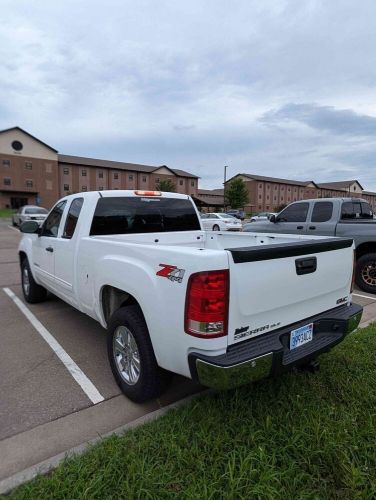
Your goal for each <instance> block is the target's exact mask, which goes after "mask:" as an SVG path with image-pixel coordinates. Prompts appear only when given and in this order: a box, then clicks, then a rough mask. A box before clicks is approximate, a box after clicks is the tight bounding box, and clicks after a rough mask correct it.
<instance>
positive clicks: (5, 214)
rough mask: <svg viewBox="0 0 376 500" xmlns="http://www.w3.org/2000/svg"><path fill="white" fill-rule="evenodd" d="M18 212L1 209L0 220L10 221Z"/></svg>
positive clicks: (10, 209)
mask: <svg viewBox="0 0 376 500" xmlns="http://www.w3.org/2000/svg"><path fill="white" fill-rule="evenodd" d="M16 212H17V210H13V209H12V208H0V219H4V218H6V219H10V218H11V217H12V215H13V214H15V213H16Z"/></svg>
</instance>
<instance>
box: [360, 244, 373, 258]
mask: <svg viewBox="0 0 376 500" xmlns="http://www.w3.org/2000/svg"><path fill="white" fill-rule="evenodd" d="M367 253H376V242H368V243H362V244H361V245H359V246H358V247H357V248H356V250H355V254H356V258H357V259H359V257H362V255H365V254H367Z"/></svg>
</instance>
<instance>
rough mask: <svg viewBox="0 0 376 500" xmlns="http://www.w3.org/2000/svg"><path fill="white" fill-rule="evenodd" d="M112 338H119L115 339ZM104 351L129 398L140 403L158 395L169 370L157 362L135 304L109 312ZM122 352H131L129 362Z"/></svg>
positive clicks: (144, 324) (141, 317) (145, 327)
mask: <svg viewBox="0 0 376 500" xmlns="http://www.w3.org/2000/svg"><path fill="white" fill-rule="evenodd" d="M129 334H130V335H129ZM116 339H118V340H120V341H121V342H116ZM119 346H121V348H119ZM107 354H108V359H109V362H110V366H111V370H112V373H113V375H114V377H115V380H116V382H117V384H118V386H119V387H120V389H121V390H122V392H123V393H124V394H125V395H126V396H127V397H128V398H129V399H131V400H132V401H135V402H136V403H143V402H144V401H148V400H150V399H153V398H156V397H158V396H160V395H161V394H162V392H163V391H164V390H165V389H166V387H167V385H168V383H169V381H170V378H171V373H170V372H167V371H166V370H163V369H162V368H160V367H159V366H158V364H157V360H156V359H155V355H154V350H153V346H152V344H151V340H150V336H149V331H148V328H147V325H146V323H145V319H144V316H143V314H142V312H141V309H140V308H139V306H138V305H130V306H125V307H121V308H120V309H118V310H117V311H115V312H114V314H113V315H112V316H111V318H110V321H109V323H108V329H107ZM126 356H131V360H130V361H129V362H128V360H129V358H126ZM124 358H125V359H124Z"/></svg>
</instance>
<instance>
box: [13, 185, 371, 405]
mask: <svg viewBox="0 0 376 500" xmlns="http://www.w3.org/2000/svg"><path fill="white" fill-rule="evenodd" d="M21 231H22V232H23V233H24V234H23V238H22V239H21V242H20V246H19V258H20V264H21V276H22V288H23V293H24V296H25V299H26V301H28V302H32V303H35V302H39V301H42V300H44V299H45V298H46V295H47V291H50V292H52V293H53V294H55V295H57V296H58V297H60V298H61V299H63V300H64V301H66V302H68V303H69V304H71V305H72V306H73V307H75V308H77V309H79V310H80V311H82V312H83V313H86V314H88V315H89V316H91V317H92V318H94V319H96V320H97V321H99V322H100V324H101V325H102V326H103V327H104V328H107V339H108V340H107V351H108V358H109V362H110V365H111V369H112V372H113V375H114V377H115V379H116V381H117V383H118V384H119V386H120V388H121V389H122V391H123V392H124V393H125V394H126V395H127V396H128V397H129V398H130V399H133V400H134V401H138V402H140V401H145V400H147V399H150V398H153V397H156V396H157V395H158V394H160V393H161V392H162V391H163V388H164V387H165V385H166V383H167V381H168V378H169V375H170V372H175V373H178V374H180V375H183V376H186V377H190V378H193V379H195V380H197V381H199V382H200V383H201V384H203V385H206V386H210V387H214V388H228V387H234V386H237V385H241V384H245V383H247V382H250V381H252V380H256V379H259V378H262V377H265V376H268V375H279V374H281V373H282V372H283V371H285V370H287V369H289V368H290V367H292V366H294V365H303V364H308V363H309V362H311V363H312V362H314V360H316V358H317V356H318V355H319V354H320V353H322V352H324V351H328V350H329V349H330V348H331V347H333V346H334V345H336V344H338V343H339V342H340V341H341V340H343V338H344V337H345V336H346V335H347V334H348V333H350V332H351V331H353V330H354V329H355V328H356V327H357V325H358V323H359V321H360V318H361V315H362V308H361V307H360V306H358V305H355V304H352V303H351V286H352V269H353V241H352V240H351V239H347V238H340V239H338V238H320V237H312V236H292V235H273V236H271V235H253V234H249V233H248V234H247V233H239V234H234V233H230V232H216V233H213V232H205V231H203V229H202V226H201V222H200V217H199V214H198V212H197V209H196V207H195V205H194V203H193V201H192V199H191V198H190V197H189V196H187V195H181V194H175V193H160V192H156V191H100V192H88V193H80V194H74V195H70V196H67V197H65V198H63V199H61V200H60V201H59V202H58V203H57V204H56V205H55V206H54V207H53V209H52V210H51V212H50V213H49V215H48V217H47V219H46V221H45V222H44V224H43V225H42V227H39V225H38V223H37V222H34V221H28V222H24V223H23V224H22V226H21ZM77 334H79V332H77Z"/></svg>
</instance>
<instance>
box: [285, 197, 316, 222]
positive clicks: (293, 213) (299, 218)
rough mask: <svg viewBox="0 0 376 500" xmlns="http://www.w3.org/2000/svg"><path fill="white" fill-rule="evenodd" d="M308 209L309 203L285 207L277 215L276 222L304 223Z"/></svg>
mask: <svg viewBox="0 0 376 500" xmlns="http://www.w3.org/2000/svg"><path fill="white" fill-rule="evenodd" d="M308 209H309V203H306V202H303V203H293V204H292V205H289V206H288V207H286V208H285V209H284V210H282V212H281V213H280V214H279V215H278V218H277V220H278V222H305V221H306V220H307V214H308Z"/></svg>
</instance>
